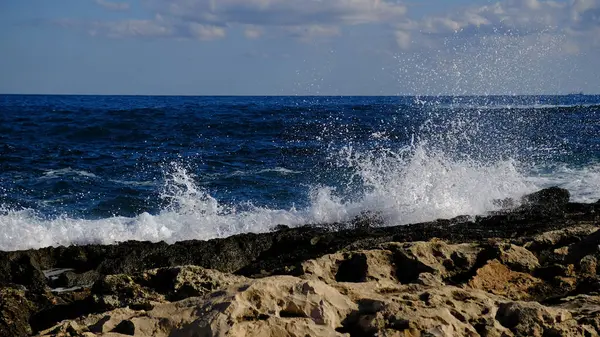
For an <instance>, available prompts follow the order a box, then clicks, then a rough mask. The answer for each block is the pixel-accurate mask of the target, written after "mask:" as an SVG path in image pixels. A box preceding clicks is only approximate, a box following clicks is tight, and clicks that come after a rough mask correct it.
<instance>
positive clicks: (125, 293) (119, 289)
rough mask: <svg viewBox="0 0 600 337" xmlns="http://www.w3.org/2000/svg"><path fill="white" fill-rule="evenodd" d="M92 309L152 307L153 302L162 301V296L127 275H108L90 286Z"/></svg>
mask: <svg viewBox="0 0 600 337" xmlns="http://www.w3.org/2000/svg"><path fill="white" fill-rule="evenodd" d="M92 293H93V297H92V298H93V302H94V307H95V308H94V310H99V311H108V310H113V309H117V308H123V307H138V308H148V307H152V306H153V303H154V302H157V303H161V302H164V301H165V299H164V296H163V295H161V294H159V293H157V292H155V291H154V290H152V289H149V288H146V287H143V286H142V285H140V284H138V283H136V282H135V281H134V279H133V278H132V277H131V276H128V275H123V274H119V275H109V276H104V277H103V278H101V279H100V280H98V281H97V282H96V283H95V284H94V286H93V287H92Z"/></svg>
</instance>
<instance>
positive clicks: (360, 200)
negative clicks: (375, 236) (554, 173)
mask: <svg viewBox="0 0 600 337" xmlns="http://www.w3.org/2000/svg"><path fill="white" fill-rule="evenodd" d="M332 160H335V161H336V162H337V163H338V164H339V165H340V166H346V167H350V168H352V169H353V172H354V176H353V177H352V179H353V181H359V184H360V185H361V186H362V187H363V191H362V192H361V193H360V194H358V195H354V196H350V195H345V194H346V192H344V191H343V190H336V189H335V188H332V187H330V186H314V187H312V188H311V189H310V191H309V192H308V198H309V199H310V202H309V206H307V207H306V208H303V209H295V208H291V209H269V208H264V207H255V206H253V205H252V204H251V203H246V204H236V205H227V204H223V203H221V202H219V201H218V200H216V199H215V198H213V197H212V196H211V195H209V194H208V193H207V192H206V191H205V190H204V189H202V188H201V187H200V186H199V184H198V183H197V181H196V180H197V179H196V177H194V175H192V174H190V173H189V172H188V170H186V169H185V167H184V166H182V165H179V164H176V163H175V164H173V165H172V167H171V169H170V170H169V171H168V172H166V173H165V179H164V187H163V189H162V198H163V199H165V200H167V201H168V204H169V206H168V207H166V208H165V209H163V210H162V211H161V212H159V213H158V214H155V215H151V214H148V213H142V214H140V215H138V216H136V217H110V218H104V219H99V220H87V219H76V218H70V217H67V216H60V217H56V218H52V219H47V218H44V217H40V216H39V215H38V214H36V212H35V211H33V210H4V211H3V212H0V214H1V215H0V250H18V249H27V248H39V247H46V246H57V245H71V244H85V243H101V244H111V243H115V242H120V241H126V240H149V241H155V242H156V241H166V242H169V243H172V242H176V241H181V240H190V239H210V238H216V237H225V236H229V235H233V234H239V233H245V232H265V231H268V230H270V229H271V228H273V227H274V226H276V225H278V224H284V225H288V226H297V225H302V224H311V223H313V224H314V223H328V222H339V221H347V220H350V219H352V218H353V217H355V216H357V215H359V214H360V213H361V212H363V211H367V210H368V211H377V212H380V213H381V214H382V216H383V217H384V219H385V221H386V223H387V224H388V225H396V224H406V223H414V222H420V221H428V220H433V219H436V218H449V217H453V216H457V215H463V214H467V215H468V214H481V213H485V212H487V211H489V210H492V209H495V206H494V203H493V200H494V199H498V198H506V197H518V196H520V195H522V194H525V193H528V192H531V191H534V190H536V189H538V188H539V186H540V185H541V184H542V183H545V182H540V181H534V180H532V179H531V177H529V178H528V177H524V176H523V175H522V174H521V173H519V171H518V170H517V168H516V167H517V165H516V163H515V162H513V161H499V162H497V163H491V164H489V165H484V164H481V163H476V162H474V161H468V160H462V161H460V160H453V159H450V158H448V157H447V156H445V155H444V154H442V153H437V152H434V151H428V150H427V149H425V148H424V147H416V148H407V149H403V150H401V151H396V152H394V151H392V150H377V151H371V152H360V151H356V150H354V149H352V148H351V147H346V148H344V149H342V150H341V151H340V152H339V153H338V154H337V155H335V156H333V157H332ZM589 172H591V171H589ZM573 174H575V175H577V174H578V173H576V172H575V173H573ZM590 174H591V175H590V176H589V177H590V178H589V179H587V178H585V177H584V178H582V183H581V186H584V185H585V184H586V183H589V182H592V183H594V184H595V185H594V186H595V187H596V189H597V187H598V186H599V182H600V180H595V179H597V175H593V174H592V173H590ZM571 178H573V177H572V176H571V177H565V180H569V181H573V179H571ZM586 179H587V180H586ZM350 184H351V182H350V181H349V182H348V185H350ZM567 187H568V186H567ZM571 187H575V188H577V186H571ZM591 188H593V187H590V190H591ZM584 194H585V193H584ZM576 195H577V194H576ZM576 198H577V196H576Z"/></svg>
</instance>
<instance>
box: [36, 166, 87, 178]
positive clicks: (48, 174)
mask: <svg viewBox="0 0 600 337" xmlns="http://www.w3.org/2000/svg"><path fill="white" fill-rule="evenodd" d="M68 175H78V176H81V177H86V178H98V176H96V175H95V174H93V173H91V172H87V171H84V170H75V169H72V168H70V167H67V168H63V169H58V170H47V171H45V172H44V178H56V177H62V176H68Z"/></svg>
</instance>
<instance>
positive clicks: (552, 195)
mask: <svg viewBox="0 0 600 337" xmlns="http://www.w3.org/2000/svg"><path fill="white" fill-rule="evenodd" d="M569 198H570V193H569V191H567V190H566V189H564V188H559V187H550V188H546V189H543V190H541V191H538V192H535V193H531V194H528V195H526V196H524V197H523V199H522V202H523V203H525V204H527V205H528V206H542V207H544V208H562V207H564V206H565V205H566V204H567V203H568V202H569Z"/></svg>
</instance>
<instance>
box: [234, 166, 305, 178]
mask: <svg viewBox="0 0 600 337" xmlns="http://www.w3.org/2000/svg"><path fill="white" fill-rule="evenodd" d="M265 173H277V174H281V175H288V174H300V173H303V172H302V171H295V170H290V169H286V168H285V167H275V168H270V169H262V170H248V171H239V170H238V171H234V172H232V173H231V174H229V175H228V176H229V177H239V176H253V175H256V174H265Z"/></svg>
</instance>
